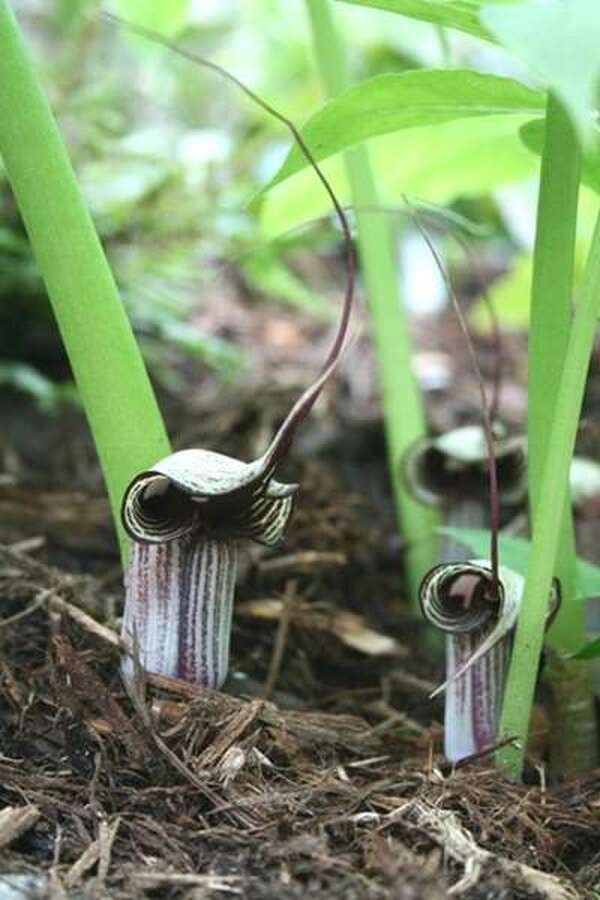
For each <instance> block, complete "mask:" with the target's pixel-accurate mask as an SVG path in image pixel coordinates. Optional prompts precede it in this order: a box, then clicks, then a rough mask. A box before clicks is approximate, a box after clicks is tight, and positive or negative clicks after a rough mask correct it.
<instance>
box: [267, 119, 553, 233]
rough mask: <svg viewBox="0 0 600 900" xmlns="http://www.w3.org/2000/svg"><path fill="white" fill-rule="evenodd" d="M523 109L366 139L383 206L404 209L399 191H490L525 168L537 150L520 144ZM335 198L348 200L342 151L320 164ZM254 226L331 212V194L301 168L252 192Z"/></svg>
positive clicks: (436, 197)
mask: <svg viewBox="0 0 600 900" xmlns="http://www.w3.org/2000/svg"><path fill="white" fill-rule="evenodd" d="M526 121H529V119H528V117H525V116H512V115H509V116H489V117H486V118H481V119H462V120H459V121H456V122H446V123H444V124H442V125H439V126H437V127H436V129H435V133H434V132H433V131H430V130H429V129H427V128H412V129H408V130H406V131H403V132H398V133H396V134H392V135H387V136H385V137H382V138H376V139H375V140H373V141H371V142H370V144H369V147H370V150H371V155H372V165H373V169H374V171H375V172H376V173H377V184H378V187H379V193H380V196H381V200H382V203H383V207H384V208H383V209H382V214H385V209H391V210H399V211H400V213H404V207H403V205H402V200H401V195H402V193H403V192H407V193H409V194H413V195H416V196H418V197H423V198H425V199H426V200H428V201H430V202H432V203H436V204H443V203H447V202H449V201H451V200H453V199H455V198H456V197H458V196H464V195H476V194H481V193H485V192H488V191H491V190H493V189H495V188H497V187H499V186H500V185H504V184H508V183H510V182H513V181H517V180H519V179H521V178H525V177H527V176H528V175H531V174H532V173H533V172H535V170H536V169H537V167H538V161H537V160H536V158H535V157H534V156H533V155H532V154H531V153H530V152H529V151H528V150H526V149H525V148H524V147H523V144H522V143H521V141H520V139H519V137H518V128H519V127H520V126H521V125H523V124H524V123H525V122H526ZM322 167H323V170H324V172H325V173H326V175H327V177H328V178H329V179H330V180H331V182H332V185H333V188H334V190H335V191H336V193H337V196H338V197H339V199H340V201H341V202H342V203H349V202H350V192H349V190H348V184H347V181H346V177H345V173H344V167H343V159H342V157H340V156H336V157H334V158H333V159H329V160H327V161H326V162H325V163H323V164H322ZM259 197H260V200H261V205H260V222H261V229H262V232H263V234H264V235H265V237H266V238H269V239H271V238H273V237H277V236H278V235H281V234H284V233H286V232H287V231H288V230H290V229H293V228H295V227H297V226H298V225H301V224H303V223H305V222H309V221H312V220H314V219H318V218H319V217H321V216H326V215H328V214H329V213H331V202H330V200H329V198H328V197H327V195H326V194H325V191H324V190H323V188H322V186H321V185H320V183H319V182H318V180H317V178H316V177H315V174H314V172H313V171H312V170H305V171H303V172H299V173H298V174H297V175H294V176H293V177H292V178H290V179H288V180H286V181H284V182H283V183H282V184H279V185H277V187H275V188H274V189H273V190H271V191H269V192H268V194H262V195H259Z"/></svg>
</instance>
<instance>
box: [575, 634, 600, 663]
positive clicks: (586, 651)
mask: <svg viewBox="0 0 600 900" xmlns="http://www.w3.org/2000/svg"><path fill="white" fill-rule="evenodd" d="M599 656H600V637H599V638H594V640H593V641H590V642H589V643H588V644H584V645H583V647H582V648H581V650H578V651H577V653H574V654H573V656H572V657H571V658H572V659H597V658H598V657H599Z"/></svg>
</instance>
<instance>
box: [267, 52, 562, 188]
mask: <svg viewBox="0 0 600 900" xmlns="http://www.w3.org/2000/svg"><path fill="white" fill-rule="evenodd" d="M544 103H545V97H544V94H543V92H541V91H536V90H533V89H531V88H528V87H526V86H525V85H524V84H521V83H520V82H519V81H515V80H514V79H512V78H505V77H501V76H498V75H485V74H482V73H480V72H475V71H472V70H469V69H455V70H445V69H419V70H410V71H407V72H400V73H392V74H385V75H377V76H375V77H374V78H369V79H367V80H365V81H362V82H360V83H359V84H357V85H355V86H353V87H351V88H348V89H347V90H345V91H343V92H342V93H341V94H339V95H338V96H337V97H335V98H334V99H333V100H330V101H329V102H328V103H326V104H325V105H324V106H323V107H322V108H321V109H320V110H319V111H318V112H317V113H315V114H314V115H313V116H312V117H311V118H310V119H309V120H308V122H307V123H306V125H305V126H304V127H303V129H302V136H303V138H304V140H305V141H306V143H307V144H308V146H309V147H310V149H311V150H312V152H313V154H314V156H315V158H316V160H317V161H318V162H319V161H321V160H325V159H328V158H329V157H331V156H333V155H335V154H336V153H340V152H341V151H343V150H347V149H349V148H350V147H353V146H356V145H357V144H360V143H362V142H363V141H367V140H370V139H371V138H375V137H378V136H380V135H384V134H389V133H391V132H395V131H400V130H403V129H408V128H415V127H420V126H427V125H435V124H441V123H444V122H450V121H453V120H457V119H468V118H473V117H476V118H477V117H482V116H498V115H507V114H514V115H523V114H525V115H531V116H533V117H535V116H536V115H541V114H542V112H543V109H544ZM306 165H307V162H306V158H305V157H304V155H303V154H302V152H301V151H300V149H299V148H298V147H293V148H292V149H291V150H290V152H289V154H288V156H287V158H286V160H285V161H284V163H283V166H282V167H281V169H280V170H279V172H278V173H277V174H276V175H275V177H274V178H273V179H272V180H271V181H270V182H269V184H268V185H267V186H266V188H265V189H264V190H269V189H270V188H272V187H274V186H275V185H277V184H279V183H280V182H282V181H284V180H285V179H286V178H289V177H290V176H291V175H294V174H295V173H296V172H299V171H300V170H301V169H303V168H305V167H306Z"/></svg>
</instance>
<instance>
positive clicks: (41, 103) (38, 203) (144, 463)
mask: <svg viewBox="0 0 600 900" xmlns="http://www.w3.org/2000/svg"><path fill="white" fill-rule="evenodd" d="M0 154H1V155H2V158H3V160H4V164H5V166H6V172H7V174H8V179H9V182H10V184H11V187H12V189H13V191H14V194H15V197H16V200H17V203H18V206H19V209H20V211H21V215H22V216H23V221H24V223H25V226H26V228H27V233H28V235H29V239H30V241H31V245H32V247H33V251H34V253H35V256H36V259H37V262H38V265H39V267H40V270H41V273H42V276H43V278H44V281H45V284H46V288H47V291H48V296H49V298H50V301H51V303H52V307H53V310H54V314H55V316H56V320H57V322H58V327H59V329H60V332H61V335H62V339H63V341H64V344H65V347H66V350H67V353H68V355H69V360H70V362H71V367H72V369H73V374H74V376H75V380H76V382H77V387H78V390H79V394H80V397H81V401H82V403H83V407H84V409H85V412H86V415H87V417H88V421H89V423H90V427H91V429H92V433H93V436H94V441H95V443H96V448H97V450H98V455H99V457H100V462H101V465H102V470H103V473H104V478H105V480H106V484H107V487H108V492H109V495H110V501H111V507H112V511H113V515H114V519H115V523H116V526H117V529H118V532H119V540H120V545H121V553H122V556H123V557H125V555H126V546H127V544H126V539H125V536H124V534H123V532H122V530H121V526H120V521H119V508H120V504H121V497H122V494H123V491H124V489H125V487H126V485H127V483H128V482H129V481H130V480H131V478H132V477H133V475H134V474H135V473H136V472H139V471H141V470H143V469H145V468H147V467H148V466H149V465H152V464H153V463H155V462H156V461H157V460H158V459H160V458H162V457H163V456H166V455H167V454H168V453H169V442H168V438H167V435H166V432H165V429H164V425H163V422H162V419H161V415H160V412H159V410H158V406H157V404H156V399H155V397H154V393H153V391H152V387H151V385H150V382H149V380H148V376H147V373H146V370H145V367H144V363H143V360H142V357H141V355H140V352H139V349H138V347H137V344H136V342H135V338H134V336H133V333H132V331H131V327H130V325H129V322H128V319H127V316H126V314H125V310H124V308H123V305H122V303H121V300H120V298H119V294H118V291H117V288H116V285H115V283H114V279H113V277H112V274H111V271H110V268H109V266H108V263H107V261H106V258H105V256H104V253H103V250H102V246H101V244H100V241H99V239H98V236H97V234H96V231H95V229H94V225H93V223H92V220H91V218H90V215H89V213H88V211H87V209H86V206H85V203H84V201H83V199H82V196H81V193H80V190H79V187H78V185H77V181H76V178H75V175H74V173H73V169H72V167H71V164H70V161H69V158H68V155H67V152H66V149H65V147H64V144H63V142H62V139H61V136H60V133H59V131H58V128H57V126H56V123H55V121H54V118H53V116H52V112H51V110H50V107H49V105H48V101H47V100H46V97H45V95H44V92H43V90H42V88H41V85H40V84H39V82H38V79H37V77H36V74H35V71H34V69H33V66H32V64H31V62H30V60H29V56H28V53H27V48H26V47H25V45H24V42H23V40H22V37H21V35H20V33H19V28H18V24H17V22H16V20H15V18H14V16H13V14H12V12H11V9H10V8H9V6H8V4H7V2H6V0H0Z"/></svg>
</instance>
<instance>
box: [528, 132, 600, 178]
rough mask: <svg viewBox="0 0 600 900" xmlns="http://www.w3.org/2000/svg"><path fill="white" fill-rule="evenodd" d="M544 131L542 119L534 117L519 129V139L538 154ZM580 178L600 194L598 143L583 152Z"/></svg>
mask: <svg viewBox="0 0 600 900" xmlns="http://www.w3.org/2000/svg"><path fill="white" fill-rule="evenodd" d="M544 131H545V122H544V120H543V119H534V120H533V121H531V122H527V124H526V125H523V127H522V128H521V130H520V132H519V133H520V135H521V140H522V141H523V143H524V144H525V146H526V147H527V148H528V149H529V150H532V151H533V152H534V153H537V155H538V156H541V155H542V150H543V148H544ZM581 180H582V181H583V183H584V184H587V186H588V187H590V188H591V189H592V190H593V191H596V193H597V194H600V145H599V144H595V145H593V146H591V147H589V148H587V151H586V152H585V153H584V156H583V168H582V170H581Z"/></svg>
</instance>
